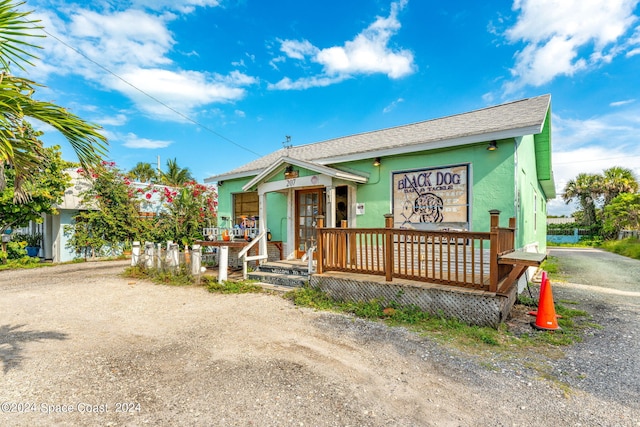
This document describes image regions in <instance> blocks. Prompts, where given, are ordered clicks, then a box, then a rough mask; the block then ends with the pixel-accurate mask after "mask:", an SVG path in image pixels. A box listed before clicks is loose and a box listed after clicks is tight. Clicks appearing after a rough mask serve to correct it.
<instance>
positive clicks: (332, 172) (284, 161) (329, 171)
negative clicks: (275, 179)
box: [242, 157, 369, 191]
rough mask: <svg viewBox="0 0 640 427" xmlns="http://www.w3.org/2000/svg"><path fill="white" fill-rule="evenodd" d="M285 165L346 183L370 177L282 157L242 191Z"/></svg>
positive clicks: (362, 180) (360, 181) (366, 179)
mask: <svg viewBox="0 0 640 427" xmlns="http://www.w3.org/2000/svg"><path fill="white" fill-rule="evenodd" d="M285 165H294V166H299V167H302V168H305V169H308V170H311V171H314V172H317V173H321V174H323V175H327V176H330V177H333V178H340V179H344V180H346V181H353V182H359V183H366V182H367V181H368V180H369V177H368V176H367V175H363V174H361V173H360V174H358V173H351V172H345V171H341V170H339V169H335V168H331V167H328V166H323V165H319V164H317V163H313V162H305V161H304V160H298V159H292V158H291V157H280V158H279V159H278V160H276V162H275V163H273V164H272V165H271V166H269V167H268V168H266V169H264V170H263V171H262V172H260V173H259V174H258V175H257V176H256V177H255V178H253V179H252V180H251V181H249V182H248V183H247V184H245V185H244V186H243V187H242V189H243V190H244V191H248V190H249V189H250V188H253V187H254V186H255V185H257V184H258V183H259V182H260V181H262V180H263V179H266V178H268V177H269V176H272V175H273V174H275V173H276V172H277V171H279V170H281V169H282V168H283V167H284V166H285Z"/></svg>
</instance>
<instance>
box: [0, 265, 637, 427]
mask: <svg viewBox="0 0 640 427" xmlns="http://www.w3.org/2000/svg"><path fill="white" fill-rule="evenodd" d="M125 265H126V263H123V262H97V263H84V264H70V265H62V266H54V267H49V268H40V269H36V270H20V271H5V272H0V362H1V367H2V370H3V372H2V373H1V374H0V403H1V409H2V410H1V411H0V425H3V426H14V425H15V426H33V425H87V426H93V425H95V426H106V425H113V426H116V425H132V426H133V425H208V426H487V425H495V426H516V425H536V426H560V425H562V426H578V425H582V426H636V427H637V426H640V404H639V403H638V402H639V399H638V397H639V392H638V387H639V386H638V382H637V379H638V371H639V370H640V369H638V359H637V357H638V356H637V354H638V353H637V350H638V344H637V341H638V335H637V329H635V331H633V330H631V328H629V327H627V326H625V327H624V328H622V329H621V328H619V327H618V326H619V325H620V324H622V323H625V322H632V323H633V322H635V324H636V325H637V323H638V315H639V314H640V309H639V305H638V302H639V300H640V297H638V296H635V294H634V293H633V291H631V294H628V295H626V296H625V297H624V304H623V303H622V301H618V300H616V299H613V300H611V301H607V302H602V301H598V302H597V303H595V302H594V307H595V305H597V304H606V306H605V307H604V310H606V311H610V312H612V313H615V314H614V315H611V316H609V315H604V314H603V315H602V316H601V318H597V317H596V318H595V320H596V321H600V322H602V323H603V325H604V326H605V328H604V329H602V330H597V329H594V331H593V332H592V333H591V335H589V336H588V337H587V339H586V340H585V341H584V342H583V343H581V344H578V345H576V346H573V347H571V348H569V349H565V350H564V352H565V355H549V357H548V358H546V359H544V360H538V359H536V360H535V361H534V360H521V359H513V358H505V357H498V356H495V357H493V356H491V355H489V356H487V355H481V356H480V355H473V354H466V353H463V352H460V351H456V350H452V349H449V348H446V347H444V346H442V345H439V344H437V343H436V342H434V341H433V340H430V339H428V338H424V337H420V336H418V335H416V334H414V333H410V332H407V331H406V330H404V329H402V328H388V327H386V326H384V325H381V324H378V323H374V322H368V321H363V320H358V319H354V318H351V317H348V316H343V315H338V314H331V313H326V312H315V311H313V310H309V309H301V308H297V307H295V306H293V305H292V303H291V302H290V301H288V300H285V299H283V298H281V297H280V296H278V295H269V294H245V295H219V294H210V293H208V292H207V291H206V290H204V289H203V288H199V287H187V288H178V287H169V286H158V285H154V284H151V283H147V282H144V281H134V280H131V279H126V278H122V277H120V276H119V273H120V272H122V270H123V268H124V266H125ZM582 293H584V291H581V290H580V287H579V286H577V285H576V286H573V287H572V286H569V285H567V286H557V287H555V288H554V296H556V298H565V296H566V298H569V297H571V298H574V299H578V298H582V297H581V296H580V295H582ZM587 303H589V302H588V301H587ZM621 304H623V305H621ZM602 313H605V312H604V311H603V312H602ZM595 316H596V315H595V314H594V317H595ZM632 342H634V343H633V344H632ZM612 343H613V344H612ZM629 344H631V345H632V347H631V349H632V350H634V351H636V353H635V354H633V355H632V354H630V353H627V352H625V353H624V354H623V355H622V356H620V357H618V358H616V357H615V354H611V351H610V349H611V348H615V349H619V348H622V347H624V346H625V345H629ZM611 345H613V346H614V347H611ZM633 346H635V347H633ZM629 357H631V359H629ZM532 363H537V364H540V363H542V364H544V365H546V366H548V367H549V372H550V373H552V374H553V377H554V378H555V379H554V378H552V379H548V378H543V377H542V376H541V375H540V373H539V372H540V371H539V370H535V369H531V364H532ZM603 367H606V370H604V371H603V369H604V368H603ZM632 370H635V372H631V371H632ZM625 378H626V379H625Z"/></svg>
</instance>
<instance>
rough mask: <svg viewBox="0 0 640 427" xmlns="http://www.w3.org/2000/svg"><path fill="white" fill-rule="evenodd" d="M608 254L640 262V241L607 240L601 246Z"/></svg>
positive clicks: (629, 239) (631, 239)
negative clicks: (611, 253)
mask: <svg viewBox="0 0 640 427" xmlns="http://www.w3.org/2000/svg"><path fill="white" fill-rule="evenodd" d="M600 248H601V249H604V250H605V251H608V252H613V253H615V254H618V255H623V256H626V257H629V258H633V259H638V260H640V239H635V238H628V239H622V240H607V241H606V242H604V243H602V245H601V246H600Z"/></svg>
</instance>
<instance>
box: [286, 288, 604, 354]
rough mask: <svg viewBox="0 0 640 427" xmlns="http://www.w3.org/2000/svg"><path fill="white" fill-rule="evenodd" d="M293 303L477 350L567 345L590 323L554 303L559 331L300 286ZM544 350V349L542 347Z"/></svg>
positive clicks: (582, 315) (532, 303) (583, 314)
mask: <svg viewBox="0 0 640 427" xmlns="http://www.w3.org/2000/svg"><path fill="white" fill-rule="evenodd" d="M285 296H286V297H287V298H289V299H290V300H292V301H293V303H294V304H296V305H298V306H303V307H310V308H314V309H317V310H331V311H336V312H340V313H346V314H352V315H354V316H357V317H360V318H364V319H369V320H374V321H381V322H384V323H385V324H387V325H389V326H403V327H406V328H407V329H410V330H412V331H415V332H417V333H419V334H422V335H425V336H429V337H431V338H434V339H436V340H438V341H440V342H444V343H448V344H449V345H451V346H453V347H456V348H459V349H462V350H467V351H469V352H472V353H474V354H477V353H479V352H482V351H483V350H491V351H493V352H495V351H496V350H497V351H499V350H501V349H502V350H505V351H509V352H513V351H516V350H518V349H519V350H521V351H523V352H526V351H530V350H531V349H532V348H537V347H539V348H541V350H543V349H542V348H544V347H547V346H554V347H557V346H566V345H571V344H573V343H575V342H579V341H581V340H582V331H583V330H584V329H585V328H587V327H592V324H591V323H586V322H585V320H588V319H589V314H588V313H586V312H585V311H582V310H576V309H573V308H569V307H566V306H564V305H562V304H556V313H557V314H560V315H562V318H561V319H558V324H559V325H560V327H561V329H560V330H558V331H537V330H535V329H533V328H532V329H531V331H530V332H526V333H524V334H520V335H516V334H514V333H512V332H511V331H509V330H508V328H507V326H506V325H504V324H502V325H500V326H499V327H498V328H497V329H496V328H491V327H483V326H475V325H468V324H466V323H464V322H461V321H459V320H457V319H450V318H446V317H444V316H442V315H433V314H429V313H427V312H425V311H422V310H421V309H419V308H418V307H415V306H406V307H400V306H398V305H397V304H395V303H393V302H386V301H384V300H380V299H375V300H371V301H368V302H364V301H359V302H341V301H336V300H333V299H331V298H330V297H329V296H328V295H327V294H326V293H324V292H322V291H321V290H319V289H317V288H311V287H303V288H298V289H295V290H293V291H291V292H288V293H287V294H286V295H285ZM520 303H522V304H526V305H528V306H530V307H532V308H533V307H535V306H536V305H537V304H536V302H535V301H534V300H533V299H532V298H528V297H524V296H522V297H521V298H520ZM542 352H544V350H543V351H542Z"/></svg>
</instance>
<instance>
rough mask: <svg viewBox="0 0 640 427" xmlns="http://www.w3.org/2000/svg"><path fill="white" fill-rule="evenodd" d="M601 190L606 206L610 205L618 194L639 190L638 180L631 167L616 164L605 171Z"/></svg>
mask: <svg viewBox="0 0 640 427" xmlns="http://www.w3.org/2000/svg"><path fill="white" fill-rule="evenodd" d="M599 191H600V193H601V194H602V196H603V197H604V206H608V205H609V203H610V202H611V200H613V199H614V198H615V197H616V196H617V195H618V194H620V193H635V192H636V191H638V181H637V180H636V177H635V176H634V175H633V172H632V171H631V169H627V168H623V167H620V166H614V167H611V168H609V169H606V170H605V171H604V173H603V178H602V180H601V182H600V188H599Z"/></svg>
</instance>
